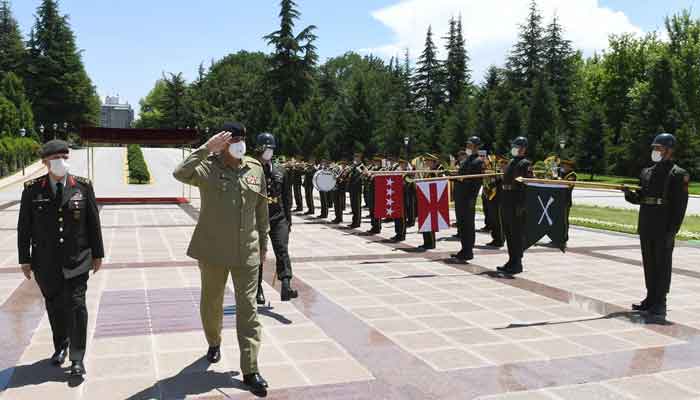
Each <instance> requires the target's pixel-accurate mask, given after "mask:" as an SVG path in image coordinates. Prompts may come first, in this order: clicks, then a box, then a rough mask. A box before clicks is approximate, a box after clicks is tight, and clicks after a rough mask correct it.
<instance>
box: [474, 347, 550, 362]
mask: <svg viewBox="0 0 700 400" xmlns="http://www.w3.org/2000/svg"><path fill="white" fill-rule="evenodd" d="M469 350H471V351H473V352H475V353H477V354H479V355H480V356H482V357H484V358H485V359H487V360H489V361H491V362H492V363H494V364H496V365H503V364H511V363H516V362H522V361H532V360H537V359H542V358H543V357H542V356H541V355H539V354H535V353H533V352H532V351H530V350H528V349H526V348H525V347H523V346H521V345H519V344H516V343H504V344H490V345H480V346H472V347H469Z"/></svg>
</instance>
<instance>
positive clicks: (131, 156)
mask: <svg viewBox="0 0 700 400" xmlns="http://www.w3.org/2000/svg"><path fill="white" fill-rule="evenodd" d="M126 158H127V161H128V164H129V183H149V182H150V181H151V174H150V173H149V172H148V167H147V166H146V160H145V159H144V158H143V152H142V151H141V147H140V146H139V145H137V144H130V145H129V147H127V152H126Z"/></svg>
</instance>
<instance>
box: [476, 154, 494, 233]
mask: <svg viewBox="0 0 700 400" xmlns="http://www.w3.org/2000/svg"><path fill="white" fill-rule="evenodd" d="M479 158H481V160H482V161H483V162H484V169H487V170H490V171H493V170H494V168H493V167H492V166H491V164H490V162H489V156H488V152H487V151H486V150H479ZM482 187H483V189H482V191H481V208H482V209H483V210H484V226H482V227H481V228H479V229H477V230H476V231H477V232H481V233H489V232H491V226H492V225H493V214H494V210H493V209H491V207H490V204H489V201H488V194H487V192H488V189H487V188H486V179H484V182H483V186H482Z"/></svg>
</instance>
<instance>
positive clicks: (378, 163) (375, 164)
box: [366, 156, 383, 235]
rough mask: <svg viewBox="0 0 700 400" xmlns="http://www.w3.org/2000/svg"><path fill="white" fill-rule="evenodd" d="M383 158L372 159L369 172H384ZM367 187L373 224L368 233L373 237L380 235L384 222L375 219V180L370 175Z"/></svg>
mask: <svg viewBox="0 0 700 400" xmlns="http://www.w3.org/2000/svg"><path fill="white" fill-rule="evenodd" d="M382 170H383V169H382V158H381V157H379V156H375V157H374V158H373V159H372V165H371V166H370V167H369V168H368V172H379V171H382ZM366 187H367V188H368V190H369V196H368V198H367V199H368V200H369V203H368V204H369V215H370V220H371V224H372V229H370V230H369V231H367V233H369V234H371V235H376V234H378V233H381V232H382V220H381V219H380V218H377V217H375V215H376V214H375V213H376V209H375V207H374V190H375V186H374V178H373V177H372V176H371V175H370V176H369V178H368V180H367V185H366Z"/></svg>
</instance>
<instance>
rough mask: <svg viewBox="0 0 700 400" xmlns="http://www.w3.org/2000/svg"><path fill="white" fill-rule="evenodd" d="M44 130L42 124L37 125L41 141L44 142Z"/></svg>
mask: <svg viewBox="0 0 700 400" xmlns="http://www.w3.org/2000/svg"><path fill="white" fill-rule="evenodd" d="M45 130H46V128H45V127H44V124H41V125H39V132H41V140H44V131H45Z"/></svg>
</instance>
